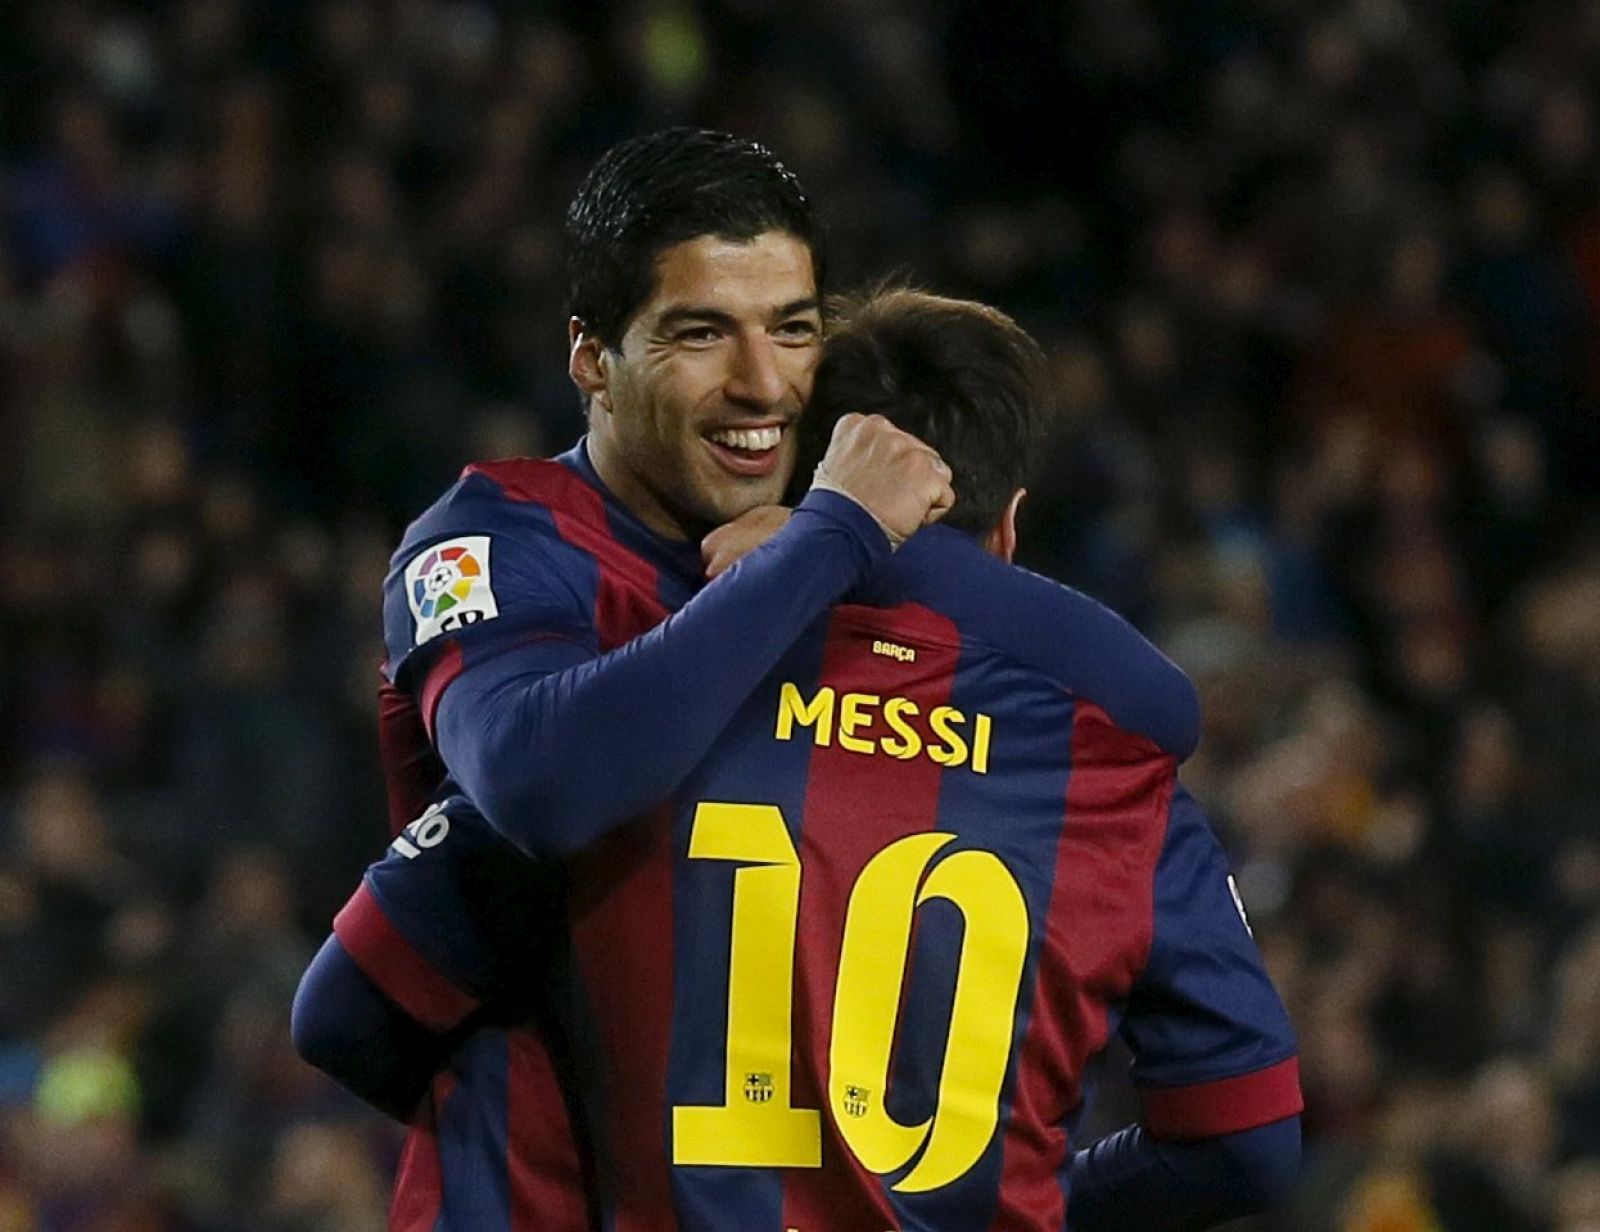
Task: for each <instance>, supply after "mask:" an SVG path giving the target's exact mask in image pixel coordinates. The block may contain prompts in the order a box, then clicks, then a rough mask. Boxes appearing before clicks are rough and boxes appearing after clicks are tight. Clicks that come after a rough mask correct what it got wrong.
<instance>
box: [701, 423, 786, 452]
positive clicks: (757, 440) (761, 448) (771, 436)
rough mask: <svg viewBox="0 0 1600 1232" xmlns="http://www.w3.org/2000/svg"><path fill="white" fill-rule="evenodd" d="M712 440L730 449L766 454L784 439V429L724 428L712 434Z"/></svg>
mask: <svg viewBox="0 0 1600 1232" xmlns="http://www.w3.org/2000/svg"><path fill="white" fill-rule="evenodd" d="M711 439H712V440H714V441H716V443H717V444H719V445H727V446H728V447H729V448H730V449H744V450H747V451H748V452H750V453H765V452H766V451H767V450H769V449H776V448H777V447H778V442H779V441H781V440H782V439H783V429H782V428H724V429H722V430H721V431H720V432H713V433H711Z"/></svg>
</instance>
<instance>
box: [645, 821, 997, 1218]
mask: <svg viewBox="0 0 1600 1232" xmlns="http://www.w3.org/2000/svg"><path fill="white" fill-rule="evenodd" d="M954 837H955V836H954V835H953V834H945V833H938V832H934V833H924V834H912V835H908V836H907V837H905V838H901V839H897V840H896V841H895V842H892V843H890V844H889V845H888V846H887V847H884V848H883V849H882V850H881V851H879V852H878V853H877V854H876V855H874V856H873V857H872V859H871V860H869V861H868V862H867V865H866V867H865V868H863V869H862V870H861V875H860V876H859V877H858V878H857V879H856V883H855V885H854V886H853V887H852V888H851V891H850V901H849V905H848V906H847V907H846V910H845V922H844V939H843V942H842V946H841V949H840V953H839V976H838V982H837V983H836V985H835V987H834V1000H833V1036H832V1039H831V1041H830V1042H829V1047H828V1100H829V1103H830V1105H831V1107H832V1111H833V1119H834V1122H835V1124H836V1125H837V1126H838V1128H839V1133H840V1136H841V1137H843V1139H844V1141H845V1143H846V1144H847V1145H848V1146H849V1148H850V1150H851V1151H852V1152H854V1153H855V1155H856V1157H857V1158H858V1159H859V1160H860V1161H861V1163H862V1165H863V1166H864V1167H866V1168H867V1169H869V1170H870V1171H872V1172H876V1173H879V1174H884V1173H888V1172H893V1171H895V1170H897V1169H899V1168H902V1167H904V1166H905V1165H906V1164H907V1163H909V1162H910V1161H911V1160H912V1158H913V1157H915V1156H916V1155H917V1152H918V1151H919V1150H921V1151H922V1154H921V1157H920V1158H918V1159H917V1162H916V1165H915V1166H914V1167H913V1168H912V1169H911V1171H910V1172H909V1173H907V1174H906V1176H904V1177H903V1178H902V1179H901V1180H900V1181H899V1182H897V1183H896V1184H895V1186H894V1188H895V1189H896V1190H899V1191H901V1192H903V1193H921V1192H924V1191H926V1190H930V1189H937V1188H939V1187H940V1186H942V1185H947V1184H949V1183H950V1182H952V1181H954V1180H957V1179H958V1178H960V1177H961V1176H962V1175H963V1174H965V1173H966V1172H967V1170H968V1169H970V1168H971V1167H972V1166H973V1164H975V1163H977V1161H978V1160H979V1158H980V1157H981V1156H982V1155H983V1152H984V1149H985V1148H986V1147H987V1146H988V1144H989V1140H990V1139H991V1138H992V1137H993V1135H994V1131H995V1126H996V1124H997V1123H998V1120H999V1110H1000V1088H1001V1085H1002V1084H1003V1082H1004V1080H1005V1072H1006V1065H1007V1063H1008V1061H1009V1059H1010V1055H1011V1038H1012V1033H1013V1027H1014V1024H1015V1020H1016V1009H1017V996H1018V993H1019V991H1020V989H1021V985H1022V967H1023V963H1024V961H1025V960H1026V958H1027V950H1028V910H1027V905H1026V904H1025V903H1024V901H1023V898H1022V890H1021V888H1020V887H1019V886H1018V885H1017V882H1016V879H1015V878H1014V877H1013V876H1012V875H1011V873H1010V871H1009V870H1008V869H1007V868H1006V867H1005V865H1004V864H1003V863H1001V861H1000V859H999V857H998V856H996V855H994V854H993V853H992V852H987V851H970V850H968V851H957V852H954V853H952V854H950V855H948V856H946V857H945V858H944V859H942V860H938V862H937V863H935V860H936V857H937V856H938V855H939V852H940V851H941V850H942V849H943V848H944V847H945V845H946V844H948V843H950V842H951V841H952V840H953V839H954ZM689 858H690V859H691V860H727V861H732V862H735V863H737V864H739V865H741V867H740V868H738V869H737V870H736V871H735V872H734V875H733V927H732V944H731V957H730V967H729V972H728V1032H727V1072H726V1083H727V1085H726V1088H725V1093H724V1098H723V1102H722V1103H721V1104H717V1105H712V1106H701V1105H679V1106H676V1107H674V1108H673V1109H672V1158H673V1162H674V1163H676V1164H705V1165H713V1166H723V1167H755V1168H759V1167H769V1168H816V1167H820V1166H821V1164H822V1123H821V1114H820V1113H819V1112H818V1111H817V1110H816V1109H811V1108H796V1107H795V1106H794V1103H793V1099H792V1092H791V1090H790V1071H791V1058H792V1054H793V1033H794V1025H793V1002H794V947H795V926H796V922H797V919H798V916H799V910H800V878H801V873H802V870H801V867H800V857H799V854H798V853H797V852H796V851H795V848H794V842H793V840H792V839H790V837H789V829H788V826H786V825H785V824H784V819H783V814H782V812H780V811H779V810H778V809H777V808H776V807H775V806H773V805H770V804H722V803H715V802H710V801H708V802H705V803H702V804H701V805H699V807H698V808H697V809H696V810H695V815H694V821H693V825H692V828H691V830H690V834H689ZM930 865H931V866H932V868H931V871H930ZM936 898H942V899H944V900H946V901H947V902H949V903H951V904H953V905H954V906H955V907H956V908H957V909H958V910H959V911H960V912H961V915H962V920H963V934H962V937H963V939H962V946H961V955H960V961H959V963H958V965H957V969H956V987H955V1003H954V1005H953V1006H952V1008H951V1013H950V1030H949V1034H948V1036H947V1038H946V1040H945V1055H944V1065H943V1066H942V1069H941V1073H940V1079H939V1096H938V1101H937V1104H936V1106H935V1109H934V1113H933V1115H932V1116H931V1117H929V1118H928V1119H927V1120H925V1121H922V1122H919V1123H916V1124H911V1125H907V1124H902V1123H901V1122H899V1121H897V1120H895V1118H894V1117H892V1116H890V1115H889V1112H888V1110H887V1109H886V1108H885V1107H884V1101H883V1095H884V1091H885V1088H886V1087H887V1086H888V1076H889V1066H890V1054H891V1052H892V1050H893V1045H894V1036H895V1019H896V1016H897V1014H898V1012H899V1005H900V995H901V988H902V986H903V984H904V982H905V975H906V962H907V959H908V957H909V953H910V948H911V925H912V919H913V917H914V915H915V913H916V910H917V908H918V907H920V906H921V905H922V904H924V903H926V902H928V901H930V900H932V899H936Z"/></svg>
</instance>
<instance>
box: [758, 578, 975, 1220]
mask: <svg viewBox="0 0 1600 1232" xmlns="http://www.w3.org/2000/svg"><path fill="white" fill-rule="evenodd" d="M892 613H893V615H892V620H893V624H894V626H895V627H896V628H898V629H901V630H903V631H904V633H903V636H904V637H905V639H906V641H907V642H908V643H909V644H911V645H912V646H914V647H915V648H916V655H917V657H916V660H915V662H914V663H902V662H900V661H899V660H897V659H895V658H890V657H887V656H885V655H883V654H881V653H880V654H874V653H873V643H874V641H875V639H877V638H881V637H882V636H883V633H882V631H881V630H882V627H883V625H884V624H885V623H887V620H888V619H889V617H887V614H886V613H884V612H873V613H872V622H871V623H870V624H869V623H867V622H866V621H865V620H864V619H862V616H861V613H860V612H859V610H854V614H853V609H851V608H839V609H836V610H835V612H834V614H833V618H832V620H831V621H830V623H829V626H828V635H827V644H826V647H825V649H824V652H823V663H822V677H821V680H820V682H819V683H820V684H821V685H825V686H831V687H833V688H835V689H837V690H839V691H840V692H841V693H843V692H845V691H850V692H856V693H872V694H877V695H878V696H880V697H892V696H898V697H909V698H911V699H912V700H914V701H915V702H916V703H917V705H918V706H919V707H920V708H921V712H922V714H924V715H926V714H927V713H928V712H929V710H931V709H932V708H933V707H934V706H938V705H942V704H944V703H945V702H946V701H947V700H948V699H949V696H950V688H951V683H952V680H953V678H954V676H955V670H956V661H957V658H958V654H959V651H958V649H957V648H958V647H959V645H960V641H959V635H958V633H957V631H956V629H955V626H954V625H952V624H951V623H950V622H949V621H948V620H946V619H945V618H944V617H942V616H939V615H938V614H937V613H934V612H932V611H929V610H928V609H926V608H921V607H916V606H912V605H906V606H904V607H900V608H895V609H892ZM874 629H877V630H878V631H877V632H876V633H874ZM835 737H837V732H835ZM940 774H941V767H940V766H938V765H937V764H936V763H934V762H933V761H931V760H930V759H928V758H927V757H917V758H914V759H912V760H909V761H899V760H897V759H895V758H892V757H889V756H886V755H884V754H882V753H881V752H880V753H878V754H876V755H864V754H861V753H856V752H851V751H850V750H848V749H845V748H843V747H841V746H840V745H839V743H838V741H837V738H835V739H834V740H833V741H831V742H830V743H829V744H828V745H826V746H823V747H818V748H816V749H814V750H813V751H812V754H811V771H810V778H809V781H808V784H807V788H806V803H805V816H804V819H803V821H802V822H801V830H800V867H801V868H802V869H803V870H804V872H803V876H802V880H801V888H800V920H799V929H798V933H797V937H796V950H797V954H796V966H795V993H794V996H795V1004H794V1010H795V1013H794V1019H795V1025H796V1030H797V1032H798V1031H804V1032H806V1034H805V1035H802V1036H798V1037H797V1038H796V1040H795V1047H796V1050H797V1052H798V1053H799V1055H801V1056H803V1057H807V1058H810V1061H811V1064H810V1065H809V1066H801V1067H797V1069H796V1073H795V1082H794V1103H795V1106H796V1107H802V1108H827V1107H828V1099H827V1074H826V1069H827V1064H828V1050H829V1041H830V1040H831V1038H832V1030H833V995H834V987H835V983H836V981H837V979H838V975H839V946H840V941H841V939H842V937H843V935H844V921H845V912H846V909H847V907H848V905H849V900H850V891H851V888H852V887H853V886H854V885H855V882H856V879H857V877H859V876H860V874H861V870H862V869H863V868H864V867H865V866H866V864H867V861H868V860H870V859H871V858H872V857H873V856H874V855H876V854H877V853H878V852H879V851H881V850H882V849H883V848H884V847H886V846H887V845H888V844H889V843H891V842H893V841H894V840H895V839H898V838H902V837H904V836H905V835H908V834H916V833H921V832H924V831H927V830H931V829H932V828H933V825H934V820H935V817H936V816H937V812H938V804H939V784H940ZM783 1220H784V1222H783V1226H784V1228H786V1229H787V1228H793V1229H798V1232H825V1230H827V1229H834V1228H840V1229H845V1228H848V1229H850V1230H851V1232H881V1230H883V1229H890V1228H893V1227H895V1226H896V1223H895V1215H894V1211H893V1207H892V1205H891V1203H890V1201H889V1198H888V1196H887V1194H886V1192H885V1188H884V1184H883V1182H882V1180H881V1179H880V1178H878V1177H877V1176H875V1175H873V1174H872V1173H870V1172H868V1171H867V1170H866V1169H865V1168H863V1167H862V1166H861V1164H860V1163H859V1162H858V1161H857V1160H856V1158H855V1156H854V1155H853V1154H852V1153H851V1152H850V1150H849V1148H848V1147H847V1146H846V1145H845V1143H844V1140H843V1139H842V1138H841V1137H840V1135H839V1132H838V1130H837V1129H836V1128H835V1126H834V1123H833V1118H832V1114H831V1113H830V1112H824V1113H823V1116H822V1167H821V1168H820V1169H814V1170H813V1169H790V1170H789V1171H787V1172H786V1173H785V1174H784V1204H783Z"/></svg>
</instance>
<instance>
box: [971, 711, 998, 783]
mask: <svg viewBox="0 0 1600 1232" xmlns="http://www.w3.org/2000/svg"><path fill="white" fill-rule="evenodd" d="M993 735H994V720H993V719H991V718H990V717H989V716H988V715H986V714H980V715H979V716H978V719H977V732H976V734H975V735H974V736H973V738H972V772H973V773H974V774H988V773H989V742H990V740H991V739H992V738H993Z"/></svg>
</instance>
